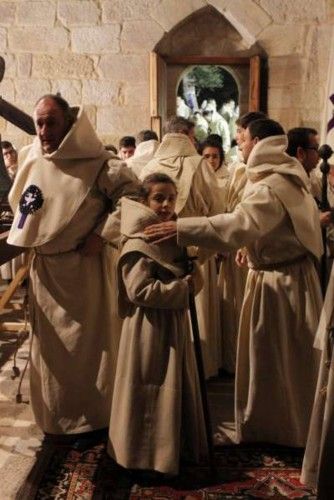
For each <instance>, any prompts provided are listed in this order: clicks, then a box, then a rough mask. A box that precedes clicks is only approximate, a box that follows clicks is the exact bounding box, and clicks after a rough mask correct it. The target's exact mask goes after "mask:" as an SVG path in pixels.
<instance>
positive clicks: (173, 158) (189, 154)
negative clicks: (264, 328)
mask: <svg viewBox="0 0 334 500" xmlns="http://www.w3.org/2000/svg"><path fill="white" fill-rule="evenodd" d="M201 161H203V159H202V157H201V156H200V155H199V154H198V153H197V151H196V149H195V147H194V145H193V143H192V142H191V141H190V139H189V138H188V137H187V136H186V135H185V134H166V135H165V136H164V137H163V139H162V142H161V144H160V146H159V147H158V149H157V151H156V152H155V155H154V157H153V159H152V160H151V161H150V162H149V163H148V164H147V168H148V169H149V171H150V173H153V172H163V173H164V174H166V175H168V176H169V177H171V179H173V181H174V182H175V184H176V187H177V192H178V196H177V201H176V207H175V211H176V213H177V214H179V213H180V212H181V211H182V209H183V208H184V206H185V204H186V202H187V199H188V196H189V192H190V188H191V185H192V178H193V176H194V173H195V172H196V169H197V168H198V165H199V164H200V163H201Z"/></svg>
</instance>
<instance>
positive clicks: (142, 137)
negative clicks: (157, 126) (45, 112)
mask: <svg viewBox="0 0 334 500" xmlns="http://www.w3.org/2000/svg"><path fill="white" fill-rule="evenodd" d="M152 140H154V141H158V140H159V139H158V136H157V134H156V133H155V132H153V130H150V129H146V130H141V131H140V132H139V133H138V135H137V137H136V144H137V145H138V144H140V143H141V142H146V141H152Z"/></svg>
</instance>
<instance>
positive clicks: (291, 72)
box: [0, 0, 334, 146]
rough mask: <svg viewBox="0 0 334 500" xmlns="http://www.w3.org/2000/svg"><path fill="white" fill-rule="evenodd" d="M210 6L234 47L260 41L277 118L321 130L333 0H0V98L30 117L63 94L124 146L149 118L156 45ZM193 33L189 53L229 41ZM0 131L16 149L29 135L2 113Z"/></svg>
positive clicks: (245, 47) (250, 47)
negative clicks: (45, 100) (1, 74)
mask: <svg viewBox="0 0 334 500" xmlns="http://www.w3.org/2000/svg"><path fill="white" fill-rule="evenodd" d="M207 6H211V7H213V8H214V9H216V10H215V11H214V12H215V14H216V16H217V19H218V16H223V17H224V19H225V20H226V21H227V22H228V23H229V24H230V26H232V27H233V31H234V35H233V34H232V35H231V36H230V37H229V40H230V42H229V45H228V46H232V45H233V43H232V42H233V36H235V42H234V43H235V46H236V50H237V51H239V53H241V52H242V50H244V51H245V52H247V53H248V52H249V53H251V52H252V51H254V47H257V48H260V50H262V52H263V54H265V55H266V57H267V58H268V67H269V81H268V86H269V88H268V111H269V114H270V115H271V116H272V117H273V118H275V119H278V120H279V121H281V122H282V124H283V125H284V126H285V127H286V128H287V127H291V126H296V125H299V124H300V125H310V126H316V127H318V128H319V126H320V121H321V110H322V107H323V104H324V101H325V98H326V96H325V89H326V78H327V68H328V63H329V48H330V39H331V33H332V24H333V21H334V1H333V0H211V1H206V0H50V1H46V0H38V1H30V0H16V1H15V0H12V1H10V0H8V1H6V0H1V1H0V51H1V54H2V55H3V57H4V58H5V60H6V72H5V78H4V80H3V81H2V82H1V84H0V95H1V96H2V97H3V98H5V99H7V100H8V101H10V102H12V103H14V104H16V105H17V106H19V107H21V108H22V109H23V110H24V111H26V112H28V113H32V109H33V105H34V102H35V101H36V99H37V98H38V97H40V96H41V95H42V94H45V93H49V92H58V91H59V92H61V94H62V95H63V97H65V99H67V100H69V101H70V103H72V104H84V105H85V106H86V107H87V109H88V112H89V115H90V117H91V120H92V122H93V124H94V126H95V127H96V129H97V132H98V134H99V135H100V136H101V138H102V139H103V141H104V142H113V143H117V141H118V139H119V137H120V136H122V135H124V134H135V133H136V132H138V131H139V130H140V129H142V128H146V127H148V126H149V124H150V109H149V53H150V51H152V50H154V48H155V47H156V46H157V45H158V44H159V43H160V45H161V43H162V40H163V39H164V37H166V35H167V34H168V33H169V32H171V31H172V30H173V29H175V27H177V28H178V33H179V34H180V33H181V37H182V26H183V24H184V23H187V19H189V17H188V16H190V15H192V14H194V13H196V12H197V11H199V9H203V8H205V7H207ZM211 12H212V11H211ZM197 17H198V23H199V25H200V23H201V17H200V16H197ZM214 22H215V21H214V20H213V21H211V27H212V23H214ZM202 31H203V30H202ZM209 33H210V25H209V26H208V34H209ZM197 35H198V34H197ZM201 36H202V35H201ZM194 37H195V38H194V43H192V44H189V47H190V48H189V51H191V50H192V51H194V50H195V51H196V50H197V49H196V48H198V49H199V48H200V47H202V46H203V47H205V50H209V51H211V50H212V51H213V52H214V51H215V50H218V49H217V48H218V47H221V48H222V50H224V47H225V48H226V46H227V45H226V43H225V35H224V32H222V33H221V38H220V39H219V40H217V45H216V46H212V45H211V44H208V43H205V39H203V38H199V37H198V36H197V38H196V30H195V31H194ZM231 40H232V42H231ZM175 42H176V40H175ZM176 45H177V44H176ZM158 46H159V45H158ZM174 48H175V43H174ZM167 50H169V49H168V47H167ZM170 50H174V49H172V48H170ZM0 133H1V135H2V137H3V138H6V139H9V140H13V141H14V142H15V143H16V144H17V145H18V146H21V145H23V144H25V143H28V142H30V141H31V137H29V136H27V135H26V134H24V133H22V132H20V131H19V130H18V129H17V128H16V127H14V126H13V125H11V124H9V123H7V122H5V120H3V119H2V118H0Z"/></svg>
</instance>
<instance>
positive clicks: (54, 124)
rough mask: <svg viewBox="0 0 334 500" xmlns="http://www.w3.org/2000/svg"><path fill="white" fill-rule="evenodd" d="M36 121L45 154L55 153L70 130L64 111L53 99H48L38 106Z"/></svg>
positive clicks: (35, 113)
mask: <svg viewBox="0 0 334 500" xmlns="http://www.w3.org/2000/svg"><path fill="white" fill-rule="evenodd" d="M34 120H35V127H36V132H37V135H38V137H39V140H40V141H41V146H42V151H43V153H47V154H50V153H53V152H54V151H56V150H57V149H58V147H59V145H60V143H61V142H62V140H63V139H64V137H65V135H66V134H67V132H68V130H69V128H70V124H69V121H68V120H67V119H66V117H65V115H64V112H63V110H62V109H61V108H60V107H59V106H58V104H57V103H56V102H55V101H54V100H53V99H51V98H48V97H47V98H45V99H42V100H41V101H40V102H39V103H38V104H37V106H36V108H35V112H34Z"/></svg>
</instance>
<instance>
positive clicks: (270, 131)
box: [241, 118, 284, 163]
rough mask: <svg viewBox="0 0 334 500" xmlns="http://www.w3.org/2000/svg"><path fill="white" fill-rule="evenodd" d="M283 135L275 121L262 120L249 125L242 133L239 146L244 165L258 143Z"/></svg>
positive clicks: (281, 129)
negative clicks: (242, 138)
mask: <svg viewBox="0 0 334 500" xmlns="http://www.w3.org/2000/svg"><path fill="white" fill-rule="evenodd" d="M277 135H284V129H283V127H282V125H281V124H280V123H278V122H276V121H275V120H270V119H269V118H262V119H259V120H255V121H252V122H250V123H249V125H248V127H247V128H246V130H245V133H244V140H243V142H242V144H241V147H242V155H243V157H244V161H245V163H247V160H248V158H249V156H250V154H251V152H252V150H253V148H254V147H255V146H256V144H257V143H258V142H260V141H261V140H262V139H266V138H267V137H272V136H277Z"/></svg>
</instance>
